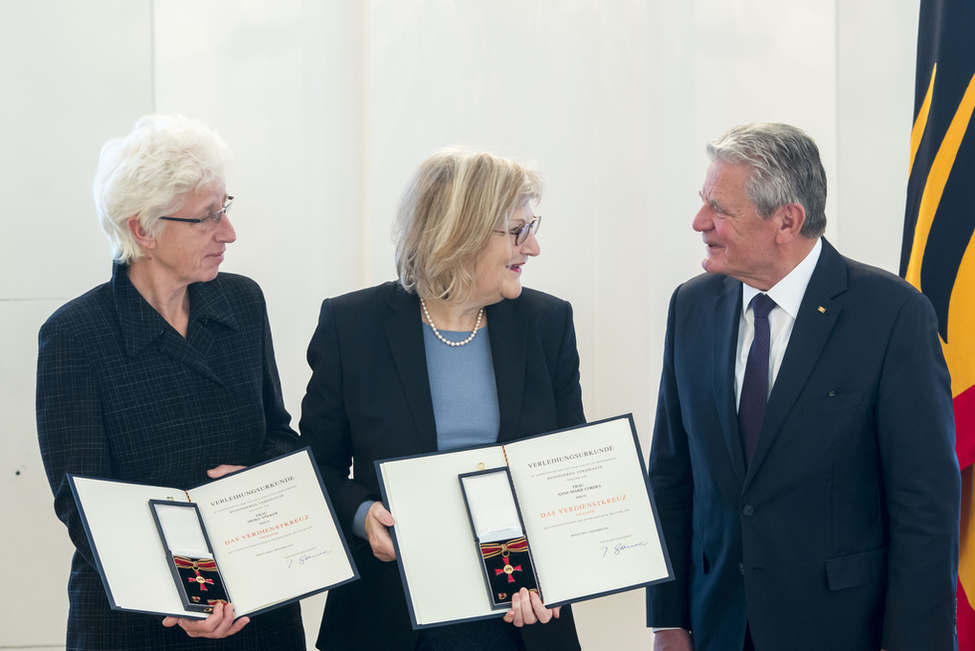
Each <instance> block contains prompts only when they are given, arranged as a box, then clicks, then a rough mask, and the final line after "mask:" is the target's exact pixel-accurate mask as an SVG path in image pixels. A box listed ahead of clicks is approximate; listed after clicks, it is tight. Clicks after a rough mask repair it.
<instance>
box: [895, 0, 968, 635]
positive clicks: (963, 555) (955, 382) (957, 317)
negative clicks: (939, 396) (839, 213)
mask: <svg viewBox="0 0 975 651" xmlns="http://www.w3.org/2000/svg"><path fill="white" fill-rule="evenodd" d="M917 41H918V42H917V72H916V78H915V89H914V129H913V131H912V132H911V159H910V179H909V181H908V186H907V212H906V215H905V219H904V243H903V247H902V249H901V275H902V276H903V277H904V278H906V279H907V280H908V282H910V283H911V284H912V285H914V286H915V287H917V288H918V289H919V290H921V291H922V292H924V294H925V295H926V296H927V297H928V298H929V299H930V300H931V303H932V304H933V305H934V309H935V311H936V312H937V314H938V323H939V331H940V333H941V345H942V349H943V350H944V355H945V360H946V361H947V362H948V369H949V370H950V371H951V391H952V395H953V396H954V407H955V436H956V443H955V450H956V452H957V454H958V462H959V466H960V467H961V468H962V514H961V541H960V559H959V568H958V643H959V649H975V499H973V496H975V492H973V491H975V480H973V472H975V468H973V465H972V464H973V463H975V241H973V234H975V122H972V117H973V112H975V1H973V0H921V16H920V23H919V27H918V39H917Z"/></svg>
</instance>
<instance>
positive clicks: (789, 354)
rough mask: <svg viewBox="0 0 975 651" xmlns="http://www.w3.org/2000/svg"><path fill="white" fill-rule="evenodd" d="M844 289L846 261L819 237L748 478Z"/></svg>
mask: <svg viewBox="0 0 975 651" xmlns="http://www.w3.org/2000/svg"><path fill="white" fill-rule="evenodd" d="M844 291H846V263H845V262H844V261H843V258H842V256H840V254H839V253H838V252H837V251H836V249H834V248H833V247H832V246H830V244H829V243H828V242H827V241H826V239H825V238H824V239H823V251H822V253H821V254H820V258H819V262H817V263H816V270H815V271H814V272H813V275H812V278H810V280H809V285H808V287H806V293H805V295H804V296H803V298H802V303H801V304H800V306H799V314H798V316H797V317H796V323H795V325H794V326H793V328H792V335H791V336H790V338H789V346H788V348H786V351H785V357H784V358H783V359H782V366H781V368H780V369H779V373H778V375H777V376H776V378H775V384H773V385H772V392H771V394H770V395H769V399H768V404H767V405H766V407H765V420H764V421H763V422H762V431H761V432H760V433H759V437H758V444H757V445H756V447H755V456H754V457H752V463H751V464H750V466H749V469H748V470H749V472H748V479H749V480H750V478H751V477H752V476H754V474H755V472H756V471H757V469H758V467H759V466H760V465H761V464H762V461H763V460H764V459H765V456H766V455H767V454H768V451H769V448H771V447H772V443H773V442H774V441H775V437H776V436H777V435H778V433H779V431H780V430H781V429H782V426H783V425H784V424H785V420H786V418H787V417H788V416H789V413H790V412H791V411H792V409H793V407H794V406H795V404H796V402H797V401H798V399H799V395H800V394H801V393H802V389H803V387H804V386H805V385H806V381H807V380H808V379H809V376H810V375H811V374H812V372H813V369H814V368H815V367H816V362H817V361H818V360H819V356H820V354H822V352H823V348H824V347H825V346H826V342H827V341H828V340H829V335H830V333H831V332H832V331H833V326H834V325H835V324H836V320H837V319H838V318H839V315H840V312H841V311H842V308H841V307H840V305H839V304H837V303H836V302H835V301H834V300H833V298H834V297H835V296H837V295H838V294H840V293H842V292H844Z"/></svg>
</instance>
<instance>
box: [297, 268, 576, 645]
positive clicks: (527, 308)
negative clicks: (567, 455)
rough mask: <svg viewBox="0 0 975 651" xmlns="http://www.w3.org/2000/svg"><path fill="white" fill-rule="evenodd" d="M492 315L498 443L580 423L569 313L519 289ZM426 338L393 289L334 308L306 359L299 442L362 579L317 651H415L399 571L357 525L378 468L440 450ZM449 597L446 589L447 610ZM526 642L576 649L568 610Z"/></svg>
mask: <svg viewBox="0 0 975 651" xmlns="http://www.w3.org/2000/svg"><path fill="white" fill-rule="evenodd" d="M485 313H486V314H487V323H488V333H489V336H490V341H491V357H492V360H493V363H494V374H495V379H496V382H497V389H498V406H499V408H500V415H501V422H500V428H499V429H500V431H499V433H498V441H499V442H504V441H511V440H514V439H518V438H523V437H526V436H530V435H534V434H541V433H544V432H548V431H552V430H557V429H561V428H564V427H570V426H573V425H578V424H581V423H583V422H585V416H584V414H583V410H582V391H581V388H580V385H579V354H578V352H577V350H576V340H575V329H574V327H573V324H572V309H571V307H570V306H569V304H568V303H567V302H565V301H563V300H561V299H558V298H555V297H553V296H549V295H547V294H543V293H541V292H536V291H533V290H530V289H524V290H522V294H521V296H520V297H519V298H517V299H514V300H504V301H502V302H500V303H497V304H495V305H490V306H488V307H487V308H485ZM422 328H423V325H422V321H421V318H420V302H419V299H418V298H417V296H416V295H415V294H409V293H407V292H406V291H404V290H403V288H402V287H401V286H400V285H399V284H398V283H392V282H389V283H385V284H383V285H379V286H377V287H372V288H370V289H365V290H361V291H358V292H353V293H351V294H347V295H345V296H341V297H339V298H335V299H327V300H326V301H325V302H324V303H323V304H322V310H321V317H320V320H319V324H318V328H317V330H316V331H315V335H314V336H313V337H312V340H311V343H310V344H309V347H308V362H309V364H310V365H311V368H312V372H313V373H312V378H311V381H310V382H309V384H308V392H307V394H306V395H305V399H304V401H303V402H302V417H301V425H300V429H301V439H302V443H304V444H307V445H310V446H311V448H312V450H313V452H314V454H315V459H316V460H317V461H318V464H319V466H320V468H321V473H322V479H323V481H324V483H325V487H326V488H327V489H328V492H329V495H330V497H331V499H332V502H333V504H334V506H335V510H336V512H337V515H338V518H339V521H340V522H341V523H342V526H343V527H344V529H345V532H346V536H347V538H348V540H349V541H350V544H351V546H352V548H353V555H354V558H355V562H356V565H357V566H358V568H359V573H360V576H361V578H360V580H358V581H355V582H352V583H350V584H347V585H345V586H341V587H339V588H336V589H334V590H332V591H331V592H330V593H329V596H328V600H327V602H326V604H325V615H324V619H323V622H322V629H321V632H320V634H319V639H318V647H319V648H320V649H329V650H332V649H384V650H396V649H403V650H404V651H412V650H413V648H414V647H415V645H416V636H417V634H416V632H415V631H413V629H412V625H411V623H410V618H409V612H408V610H407V606H406V599H405V595H404V592H403V585H402V582H401V580H400V575H399V570H398V569H397V565H396V563H384V562H381V561H379V560H378V559H376V558H375V556H373V554H372V550H371V548H370V546H369V543H368V542H366V541H364V540H362V539H361V538H358V537H356V536H354V535H353V534H352V518H353V516H354V514H355V511H356V509H358V507H359V505H360V504H361V503H362V502H363V501H364V500H379V499H380V498H381V496H380V491H379V483H378V480H377V478H376V469H375V464H374V462H375V461H376V460H379V459H388V458H392V457H403V456H411V455H417V454H423V453H429V452H435V451H436V450H437V428H436V423H435V422H434V413H433V399H432V398H431V394H430V379H429V376H428V374H427V362H426V353H425V352H424V350H425V349H424V343H423V330H422ZM350 466H351V467H352V469H353V475H354V479H350V477H349V469H350ZM451 590H452V587H451V586H444V598H445V599H449V598H450V593H451ZM521 630H522V636H523V638H524V640H525V643H526V645H527V646H528V649H552V650H553V651H554V650H562V649H567V650H568V649H577V648H579V643H578V640H577V638H576V634H575V626H574V623H573V621H572V614H571V609H569V608H563V609H562V616H561V618H560V619H558V620H552V621H551V622H549V623H548V624H544V625H537V624H536V625H533V626H525V627H523V628H522V629H521Z"/></svg>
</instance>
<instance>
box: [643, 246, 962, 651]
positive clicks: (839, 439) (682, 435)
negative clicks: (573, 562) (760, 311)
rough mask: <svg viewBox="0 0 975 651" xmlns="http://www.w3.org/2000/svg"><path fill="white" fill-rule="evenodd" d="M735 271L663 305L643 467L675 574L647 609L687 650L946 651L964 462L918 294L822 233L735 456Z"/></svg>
mask: <svg viewBox="0 0 975 651" xmlns="http://www.w3.org/2000/svg"><path fill="white" fill-rule="evenodd" d="M741 292H742V286H741V283H740V282H739V281H737V280H733V279H731V278H728V277H725V276H720V275H707V274H705V275H702V276H699V277H697V278H694V279H692V280H690V281H688V282H687V283H685V284H684V285H682V286H680V287H678V288H677V290H676V291H675V292H674V295H673V298H672V300H671V304H670V315H669V319H668V326H667V339H666V348H665V354H664V365H663V374H662V379H661V383H660V394H659V398H658V405H657V418H656V427H655V431H654V439H653V444H652V447H651V453H650V482H651V485H652V488H653V491H654V497H655V499H656V503H657V508H658V509H659V513H660V520H661V524H662V527H663V530H664V534H665V536H666V540H667V545H668V549H669V552H670V554H671V560H672V562H673V566H674V571H675V574H676V580H675V581H673V582H670V583H667V584H661V585H658V586H653V587H651V588H649V589H648V591H647V593H648V624H649V625H651V626H661V627H662V626H679V627H683V628H687V629H690V630H691V631H692V634H693V640H694V644H695V649H697V651H702V650H707V649H741V648H742V645H743V641H744V635H745V625H746V621H747V624H748V627H749V629H750V631H751V635H752V638H753V640H754V643H755V647H756V648H757V649H790V650H796V649H799V650H801V649H810V650H813V649H816V650H819V649H851V650H854V649H856V650H867V649H870V650H876V649H879V648H881V647H883V648H885V649H887V650H888V651H898V650H901V649H903V650H908V651H909V650H917V649H925V650H927V651H938V650H942V649H952V648H953V647H954V646H955V644H956V642H955V639H954V631H953V616H954V595H955V577H956V567H957V558H958V519H959V508H960V507H959V501H960V478H959V472H958V464H957V461H956V459H955V455H954V424H953V412H952V402H951V388H950V381H949V377H948V371H947V368H946V366H945V363H944V359H943V356H942V352H941V345H940V340H939V337H938V330H937V321H936V317H935V314H934V310H933V309H932V307H931V305H930V303H929V302H928V300H927V299H926V298H925V297H924V296H923V295H922V294H920V293H919V292H917V291H916V290H915V289H914V288H912V287H911V286H910V285H908V284H907V283H906V282H904V281H903V280H901V279H899V278H897V277H895V276H893V275H891V274H888V273H886V272H883V271H881V270H879V269H875V268H872V267H868V266H866V265H863V264H860V263H857V262H854V261H852V260H849V259H846V258H844V257H842V256H841V255H839V253H837V252H836V250H835V249H834V248H833V247H832V246H830V245H829V243H828V242H826V241H825V240H824V241H823V250H822V254H821V256H820V259H819V262H818V264H817V266H816V269H815V272H814V273H813V276H812V279H811V280H810V282H809V286H808V288H807V289H806V293H805V296H804V297H803V300H802V304H801V307H800V309H799V314H798V317H797V318H796V322H795V327H794V329H793V332H792V335H791V339H790V341H789V345H788V348H787V349H786V353H785V357H784V359H783V361H782V365H781V367H780V370H779V372H778V375H777V377H776V380H775V383H774V385H773V387H772V390H771V393H770V395H769V399H768V404H767V407H766V412H765V420H764V422H763V425H762V430H761V432H760V434H759V440H758V444H757V449H756V450H755V454H754V457H753V459H752V461H751V463H750V464H749V465H748V467H747V469H746V465H745V460H744V454H743V452H742V446H741V441H740V435H739V431H738V419H737V408H736V401H735V389H734V374H735V354H736V342H737V333H738V323H739V317H740V313H741Z"/></svg>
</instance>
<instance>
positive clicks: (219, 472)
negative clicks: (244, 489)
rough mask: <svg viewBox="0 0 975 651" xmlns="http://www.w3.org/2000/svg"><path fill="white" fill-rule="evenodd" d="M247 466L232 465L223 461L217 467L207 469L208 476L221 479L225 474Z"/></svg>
mask: <svg viewBox="0 0 975 651" xmlns="http://www.w3.org/2000/svg"><path fill="white" fill-rule="evenodd" d="M246 467H247V466H231V465H229V464H226V463H222V464H220V465H219V466H217V467H216V468H210V469H209V470H207V477H209V478H210V479H220V478H221V477H223V476H224V475H229V474H230V473H232V472H237V471H238V470H243V469H244V468H246Z"/></svg>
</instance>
